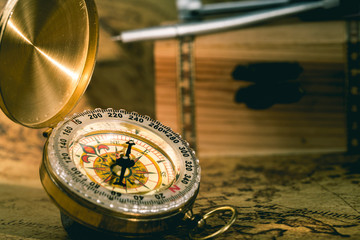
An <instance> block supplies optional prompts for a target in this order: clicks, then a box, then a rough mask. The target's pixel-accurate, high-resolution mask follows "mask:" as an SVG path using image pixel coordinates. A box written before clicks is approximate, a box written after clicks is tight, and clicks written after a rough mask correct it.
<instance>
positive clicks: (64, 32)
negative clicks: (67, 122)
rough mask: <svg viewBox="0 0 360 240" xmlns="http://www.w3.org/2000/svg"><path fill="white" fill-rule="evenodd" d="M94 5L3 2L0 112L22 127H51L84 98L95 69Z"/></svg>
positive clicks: (76, 0) (75, 0) (68, 0)
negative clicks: (0, 110) (4, 4)
mask: <svg viewBox="0 0 360 240" xmlns="http://www.w3.org/2000/svg"><path fill="white" fill-rule="evenodd" d="M98 28H99V27H98V17H97V11H96V6H95V3H94V0H64V1H59V0H26V1H24V0H9V1H8V2H7V4H6V6H5V8H4V10H3V12H2V15H1V19H0V107H1V109H2V110H3V111H4V113H5V114H6V115H7V116H8V117H9V118H10V119H12V120H13V121H14V122H17V123H20V124H22V125H25V126H27V127H32V128H43V127H53V126H55V125H56V124H57V122H59V121H60V120H62V119H63V118H64V117H65V116H66V115H67V114H68V113H69V112H70V111H71V110H72V109H73V107H75V105H76V103H77V102H78V100H79V99H80V97H81V96H82V94H83V93H84V92H85V90H86V87H87V85H88V83H89V81H90V78H91V75H92V72H93V68H94V65H95V59H96V52H97V46H98V36H99V34H98Z"/></svg>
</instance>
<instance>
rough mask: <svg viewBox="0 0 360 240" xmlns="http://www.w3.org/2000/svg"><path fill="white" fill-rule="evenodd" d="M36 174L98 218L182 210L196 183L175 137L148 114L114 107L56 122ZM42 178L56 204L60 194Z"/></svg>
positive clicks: (186, 151) (196, 170)
mask: <svg viewBox="0 0 360 240" xmlns="http://www.w3.org/2000/svg"><path fill="white" fill-rule="evenodd" d="M41 172H42V174H43V175H45V177H46V174H48V175H49V179H52V182H54V184H55V185H56V186H58V187H59V188H61V190H62V192H64V193H66V196H69V197H70V199H67V200H66V201H69V200H75V201H76V202H79V203H81V206H83V205H86V206H89V208H91V209H97V211H99V212H101V215H104V214H108V213H110V214H111V215H116V214H121V216H123V215H129V216H130V215H131V216H133V214H138V213H141V214H142V215H141V216H153V215H159V214H160V215H164V214H165V215H166V214H168V213H174V211H175V212H176V211H186V210H187V209H188V208H189V206H190V205H192V203H193V201H194V200H195V197H196V195H197V192H198V189H199V182H200V167H199V161H198V160H197V158H196V157H195V155H194V152H193V151H192V150H191V149H190V148H189V146H188V144H187V142H185V141H184V140H182V139H181V138H180V136H179V135H177V134H175V133H174V132H173V131H171V129H170V128H168V127H166V126H164V125H162V124H161V123H159V122H158V121H154V120H152V119H151V118H149V117H147V116H141V115H139V114H137V113H129V112H126V111H124V110H113V109H106V110H104V109H96V110H94V111H85V112H83V113H80V114H76V115H74V116H73V117H71V118H69V119H66V120H65V121H63V122H61V123H59V125H58V126H57V127H56V128H55V129H54V130H53V132H52V133H51V135H50V137H49V141H48V144H47V148H46V153H45V158H44V163H43V167H42V170H41ZM44 173H46V174H44ZM45 177H43V178H44V179H43V180H42V182H43V185H44V187H45V189H46V190H47V191H48V193H49V195H51V196H52V198H53V199H55V201H56V200H57V198H59V197H58V196H57V195H59V193H51V191H52V190H53V188H52V187H51V186H47V185H49V184H50V183H49V184H48V183H47V180H46V179H45ZM53 195H55V196H53ZM64 201H65V200H61V201H58V205H60V206H61V205H62V204H63V202H64ZM66 207H67V205H64V207H63V208H66ZM64 211H65V212H70V211H73V210H67V209H64ZM140 218H141V217H140ZM80 221H82V222H83V221H87V219H85V220H84V219H80Z"/></svg>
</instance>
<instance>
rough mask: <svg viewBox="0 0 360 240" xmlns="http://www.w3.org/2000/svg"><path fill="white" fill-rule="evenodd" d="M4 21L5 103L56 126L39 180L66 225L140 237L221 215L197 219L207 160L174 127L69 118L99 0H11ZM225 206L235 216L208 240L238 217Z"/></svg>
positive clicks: (136, 120)
mask: <svg viewBox="0 0 360 240" xmlns="http://www.w3.org/2000/svg"><path fill="white" fill-rule="evenodd" d="M0 21H1V25H0V26H1V32H0V76H1V77H0V106H1V109H2V110H3V111H4V112H5V114H6V115H7V116H8V117H9V118H10V119H12V120H13V121H14V122H16V123H19V124H22V125H24V126H26V127H31V128H44V127H47V128H49V129H48V130H47V131H46V136H47V141H46V144H45V147H44V153H43V160H42V164H41V167H40V178H41V182H42V184H43V187H44V189H45V190H46V192H47V193H48V195H49V196H50V198H51V199H52V200H53V202H54V203H55V204H56V205H57V207H58V208H59V209H60V211H61V212H62V215H63V224H64V226H65V228H66V229H68V226H67V223H68V222H69V221H74V222H75V223H77V224H80V225H81V226H84V227H86V228H88V229H95V230H98V231H100V232H105V233H110V234H113V235H117V236H127V237H129V236H130V237H139V236H140V237H142V236H149V235H151V234H154V233H163V232H168V231H170V230H172V229H174V228H175V227H176V226H178V225H179V224H181V223H183V222H184V221H185V220H189V221H194V219H197V220H199V219H200V220H201V219H202V220H201V221H202V222H203V221H204V219H206V218H208V217H209V216H211V215H212V214H213V212H211V213H209V214H207V215H205V216H204V217H203V218H195V217H194V216H193V214H192V206H193V203H194V201H195V199H196V196H197V193H198V191H199V185H200V166H199V160H198V159H197V158H196V156H195V153H194V152H193V151H192V150H191V148H190V147H189V144H188V143H187V142H186V141H184V140H183V139H182V138H181V137H180V136H179V135H178V134H176V133H174V132H173V131H172V130H171V129H170V128H168V127H166V126H164V125H162V124H161V123H159V122H158V121H155V120H153V119H151V118H150V117H148V116H142V115H140V114H137V113H135V112H127V111H125V110H114V109H95V110H89V111H85V112H82V113H78V114H75V115H73V116H67V115H68V114H69V112H70V111H71V110H72V109H73V107H74V106H75V104H76V103H77V102H78V100H79V98H80V97H81V96H82V94H83V93H84V91H85V89H86V87H87V85H88V83H89V81H90V78H91V75H92V71H93V68H94V65H95V58H96V51H97V45H98V18H97V12H96V7H95V4H94V2H93V0H63V1H59V0H10V1H8V3H7V4H6V6H5V8H4V10H3V12H2V15H1V20H0ZM220 210H221V211H223V210H230V211H232V217H231V220H230V222H229V223H228V224H227V225H226V226H224V227H223V228H221V229H220V230H219V231H218V232H216V233H215V234H212V235H210V237H211V236H213V235H216V234H218V233H221V232H222V231H224V230H226V229H227V228H228V227H229V226H230V225H231V224H232V223H233V222H234V221H235V218H236V212H235V210H234V209H233V208H221V209H218V210H215V212H216V211H220ZM197 220H196V221H197ZM201 221H200V222H201ZM195 225H196V224H195ZM207 237H209V236H206V237H205V238H207Z"/></svg>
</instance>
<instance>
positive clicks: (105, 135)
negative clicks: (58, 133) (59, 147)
mask: <svg viewBox="0 0 360 240" xmlns="http://www.w3.org/2000/svg"><path fill="white" fill-rule="evenodd" d="M69 150H70V152H71V156H72V159H73V160H74V162H75V165H76V167H77V168H78V169H79V170H80V171H81V172H82V173H83V174H86V175H87V176H88V177H89V179H91V180H92V181H93V182H96V183H97V184H99V185H101V186H102V187H105V188H107V189H109V190H112V191H116V192H120V193H136V194H151V193H153V192H159V191H161V190H163V189H166V188H169V186H171V184H172V183H173V182H174V180H175V179H176V169H175V165H174V163H173V162H172V161H171V159H170V157H169V156H168V155H167V154H166V153H165V152H163V151H162V150H161V149H160V147H158V146H156V145H154V143H151V142H149V141H148V140H146V139H145V138H143V137H141V136H137V135H135V134H129V133H126V132H116V131H114V132H112V131H102V132H93V133H90V134H88V135H87V136H83V137H81V138H79V139H76V140H75V141H73V142H71V143H70V147H69ZM127 152H128V153H129V154H128V155H129V156H128V157H127V156H126V155H127ZM130 165H131V166H130ZM127 166H129V167H127ZM122 172H123V173H122Z"/></svg>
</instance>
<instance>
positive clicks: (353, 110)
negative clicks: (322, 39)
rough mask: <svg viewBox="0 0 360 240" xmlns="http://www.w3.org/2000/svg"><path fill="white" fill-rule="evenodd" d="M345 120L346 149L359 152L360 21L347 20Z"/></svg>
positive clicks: (353, 152) (352, 152)
mask: <svg viewBox="0 0 360 240" xmlns="http://www.w3.org/2000/svg"><path fill="white" fill-rule="evenodd" d="M347 30H348V43H347V69H346V87H345V90H346V111H347V114H346V117H347V119H346V121H347V151H348V153H350V154H359V153H360V22H359V21H356V20H350V21H348V22H347Z"/></svg>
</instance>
